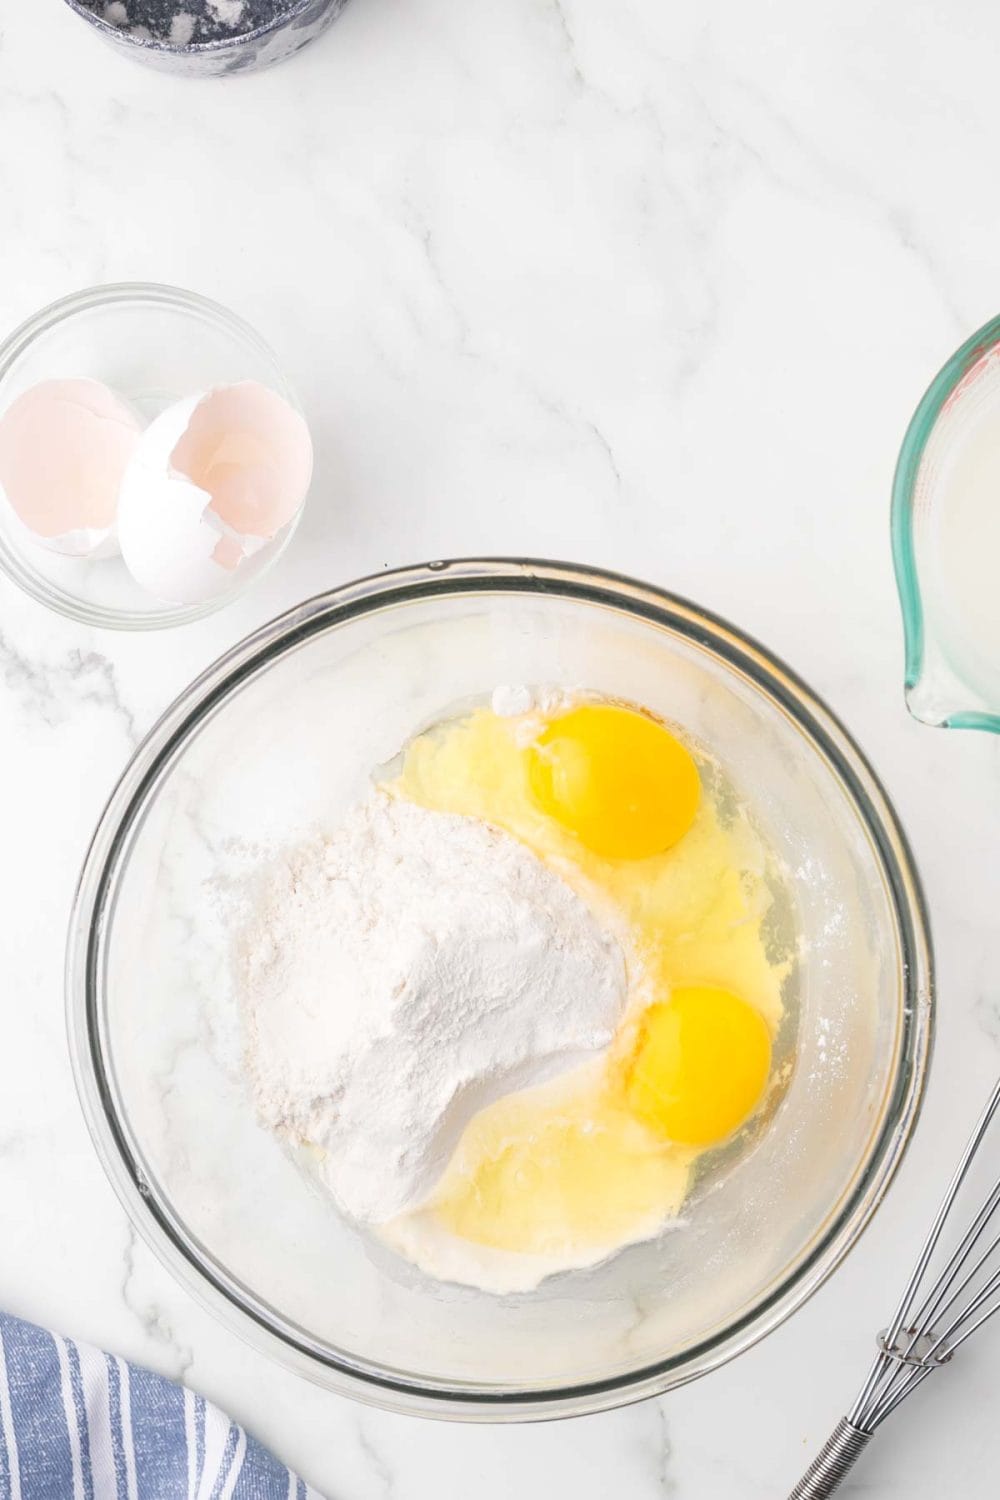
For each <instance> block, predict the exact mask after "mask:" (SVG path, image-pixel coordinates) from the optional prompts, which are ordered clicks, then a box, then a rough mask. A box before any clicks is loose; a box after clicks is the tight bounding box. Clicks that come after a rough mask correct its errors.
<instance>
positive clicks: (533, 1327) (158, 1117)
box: [68, 561, 931, 1420]
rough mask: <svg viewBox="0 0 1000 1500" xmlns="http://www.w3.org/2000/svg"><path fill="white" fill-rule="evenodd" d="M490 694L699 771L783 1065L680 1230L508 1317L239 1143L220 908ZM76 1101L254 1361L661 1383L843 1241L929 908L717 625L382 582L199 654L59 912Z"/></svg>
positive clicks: (546, 592)
mask: <svg viewBox="0 0 1000 1500" xmlns="http://www.w3.org/2000/svg"><path fill="white" fill-rule="evenodd" d="M501 683H538V684H541V683H545V684H555V685H562V686H564V687H569V688H572V687H573V686H579V685H585V686H586V687H588V688H590V689H595V690H597V691H599V692H602V693H605V694H608V695H613V696H616V697H622V698H626V699H631V700H634V701H636V702H639V703H642V704H645V705H647V706H648V707H649V708H650V709H652V710H654V711H655V712H657V713H661V714H662V715H664V717H667V718H669V719H672V720H675V721H677V722H678V723H680V724H682V725H683V726H684V727H685V730H686V731H687V732H688V733H689V734H690V735H691V736H692V738H693V739H694V740H695V741H699V742H701V743H702V744H703V745H704V746H706V747H710V749H711V752H712V754H713V755H714V756H715V757H716V758H717V759H718V760H719V761H720V762H721V764H722V766H723V769H724V772H725V773H726V775H728V777H729V778H730V780H731V781H732V782H733V783H734V784H735V786H736V788H737V789H738V791H739V792H740V793H741V794H742V795H743V797H744V798H745V799H746V801H747V803H748V804H749V806H750V807H751V809H752V812H753V816H754V817H755V819H756V820H757V822H758V824H759V826H760V828H761V831H762V832H763V834H764V837H765V838H766V840H767V841H768V842H769V843H770V845H771V848H772V849H773V851H774V852H775V853H776V855H777V857H778V859H779V860H780V861H781V862H782V864H783V866H784V868H785V870H786V872H787V876H788V880H789V884H790V886H791V889H792V890H793V893H794V901H795V906H796V908H797V923H798V928H799V932H800V934H801V940H802V943H801V955H800V959H799V962H798V965H797V969H796V980H795V985H794V989H795V994H794V995H793V996H790V1002H791V1003H792V1004H793V1005H794V1006H795V1007H796V1008H797V1010H798V1016H799V1020H798V1032H797V1039H796V1045H795V1061H794V1067H793V1070H792V1074H791V1078H790V1080H789V1082H788V1086H787V1090H786V1092H785V1094H784V1097H783V1099H782V1101H781V1103H780V1106H779V1107H778V1109H777V1110H776V1112H775V1114H774V1116H773V1118H772V1119H771V1120H770V1122H769V1124H768V1128H767V1129H766V1130H763V1131H761V1132H760V1133H759V1135H758V1136H757V1138H756V1140H755V1141H754V1143H753V1145H752V1148H751V1149H750V1150H748V1151H747V1152H746V1153H745V1154H742V1155H741V1156H739V1157H738V1158H737V1159H735V1160H733V1161H732V1162H730V1163H729V1164H728V1166H726V1167H725V1169H724V1170H722V1171H720V1172H719V1173H718V1174H715V1175H713V1177H712V1178H711V1179H710V1180H709V1181H708V1182H707V1183H706V1184H704V1185H703V1188H702V1189H701V1190H699V1191H697V1192H696V1193H695V1195H694V1197H693V1198H692V1200H691V1201H690V1202H689V1203H688V1205H686V1218H687V1224H686V1227H685V1228H684V1229H683V1230H680V1231H677V1232H674V1233H671V1234H667V1235H664V1236H662V1237H661V1238H660V1239H659V1240H657V1241H655V1242H652V1243H649V1244H645V1245H639V1246H634V1247H632V1248H631V1249H629V1250H627V1251H625V1252H624V1253H622V1254H620V1255H618V1256H617V1257H615V1258H614V1259H612V1260H610V1261H608V1262H606V1263H605V1264H604V1265H602V1266H599V1267H597V1268H595V1269H593V1270H591V1271H587V1272H578V1273H574V1274H572V1275H566V1276H561V1277H556V1278H553V1279H551V1280H550V1281H548V1282H546V1283H543V1285H542V1287H541V1288H540V1289H539V1290H538V1291H537V1292H535V1293H532V1294H530V1295H520V1296H511V1297H504V1298H498V1297H492V1296H488V1295H485V1294H481V1293H476V1292H474V1291H471V1290H469V1289H467V1288H462V1287H457V1286H452V1285H442V1284H439V1283H433V1282H431V1281H429V1280H427V1279H425V1278H423V1277H422V1276H421V1275H420V1274H419V1273H417V1272H416V1271H415V1270H413V1269H412V1268H410V1267H408V1266H406V1265H404V1264H403V1263H402V1262H400V1261H398V1260H396V1259H395V1258H394V1257H393V1256H392V1255H391V1254H390V1253H389V1252H388V1251H385V1250H382V1249H380V1248H379V1247H378V1246H375V1245H373V1244H372V1243H370V1242H368V1241H366V1240H365V1239H364V1238H362V1237H361V1236H359V1234H358V1233H357V1232H356V1231H354V1230H352V1229H351V1228H350V1227H349V1225H348V1224H347V1223H346V1222H344V1221H343V1220H342V1219H341V1218H340V1217H339V1215H338V1214H337V1212H336V1211H335V1210H334V1208H333V1207H332V1205H331V1204H330V1202H329V1201H328V1200H326V1199H324V1198H323V1197H322V1196H321V1195H320V1193H319V1192H318V1191H317V1190H316V1189H315V1187H314V1186H313V1185H312V1183H311V1181H310V1180H309V1179H308V1178H307V1177H306V1176H305V1175H303V1174H302V1173H301V1171H300V1169H299V1168H298V1167H297V1166H296V1165H295V1164H294V1163H293V1161H292V1160H291V1158H290V1157H289V1156H288V1155H287V1154H286V1153H285V1152H284V1151H283V1150H282V1149H281V1148H280V1146H279V1145H278V1144H277V1143H276V1142H275V1140H274V1139H273V1138H272V1137H271V1136H270V1135H269V1134H267V1133H266V1132H265V1131H264V1130H263V1129H262V1128H261V1127H260V1126H258V1124H257V1123H256V1121H255V1118H254V1111H253V1108H252V1105H251V1104H250V1102H249V1101H248V1098H247V1094H246V1092H245V1090H244V1087H243V1085H242V1082H241V1079H240V1076H239V1032H238V1024H237V1020H236V1016H235V1011H236V1006H235V997H234V995H233V993H232V989H231V981H230V978H229V964H228V941H229V937H228V925H229V918H228V917H227V912H228V910H229V908H228V906H227V903H226V901H225V900H220V899H219V897H220V893H222V892H224V890H225V887H226V885H227V883H228V882H229V881H231V880H233V879H238V878H239V877H240V875H241V873H242V872H244V871H245V870H246V868H247V862H248V861H250V862H251V863H252V860H253V855H254V851H255V850H259V849H261V848H266V847H268V846H270V845H272V844H273V843H274V841H275V840H282V841H284V840H294V839H296V838H300V837H302V836H303V835H304V834H306V833H308V832H310V831H315V830H316V829H317V828H320V827H324V826H329V825H330V824H331V823H334V822H336V821H337V820H338V818H339V816H340V815H341V814H342V812H343V811H344V810H345V809H346V808H347V806H348V805H349V804H350V803H351V802H352V801H354V800H355V799H356V798H358V797H359V796H360V795H362V794H363V792H364V790H365V788H366V786H367V784H368V781H369V777H370V774H371V771H372V768H373V767H375V766H377V765H379V764H381V763H384V762H385V761H387V760H388V759H390V758H391V757H392V756H393V755H394V754H395V753H396V752H397V751H398V750H399V748H400V746H401V745H402V744H403V743H404V741H405V740H406V739H407V738H408V736H410V735H411V734H412V733H413V732H414V731H415V730H417V729H419V728H421V727H423V726H425V725H426V724H427V723H429V722H433V721H435V720H437V719H438V718H440V717H441V715H442V712H443V711H447V709H448V708H449V707H450V706H453V705H456V704H460V703H462V702H468V701H469V700H470V699H474V698H476V697H478V696H481V695H483V694H486V693H489V691H490V690H491V689H492V688H493V687H494V686H496V685H497V684H501ZM68 993H69V1025H70V1037H71V1045H72V1051H73V1056H74V1064H75V1070H76V1076H77V1081H78V1085H79V1089H80V1093H81V1097H82V1100H83V1105H84V1109H85V1111H86V1115H87V1118H88V1121H89V1124H90V1128H91V1131H92V1133H93V1136H94V1140H95V1142H96V1144H97V1147H98V1150H99V1152H100V1155H101V1157H102V1159H103V1161H104V1164H105V1167H106V1168H107V1171H108V1173H109V1175H110V1177H111V1179H112V1182H113V1183H114V1185H115V1187H116V1189H117V1191H118V1193H119V1195H120V1197H121V1199H122V1201H123V1203H124V1205H125V1207H126V1209H127V1211H128V1213H129V1214H130V1216H131V1217H132V1219H133V1221H134V1222H135V1224H136V1226H137V1228H138V1229H139V1230H140V1232H141V1233H142V1234H143V1235H144V1236H145V1237H146V1238H147V1240H148V1241H149V1243H150V1244H151V1245H152V1247H153V1248H154V1250H156V1252H157V1253H158V1254H159V1255H160V1256H161V1257H162V1259H163V1260H164V1261H165V1262H166V1263H167V1264H168V1265H169V1266H170V1267H171V1268H172V1269H173V1270H174V1271H175V1273H176V1274H177V1275H178V1276H179V1277H181V1278H182V1279H183V1280H184V1281H186V1282H187V1284H188V1285H189V1286H190V1287H191V1289H192V1290H193V1291H195V1292H196V1293H197V1294H198V1295H199V1296H200V1297H201V1299H202V1300H203V1301H204V1302H205V1303H206V1304H207V1305H208V1306H209V1307H210V1308H212V1309H213V1310H214V1311H216V1312H217V1313H218V1314H219V1315H220V1316H222V1317H223V1318H225V1319H226V1321H228V1322H229V1323H230V1324H231V1325H232V1326H233V1327H234V1328H236V1329H238V1330H239V1331H240V1332H242V1333H243V1334H245V1335H246V1337H247V1338H248V1339H250V1341H251V1342H253V1343H255V1344H257V1345H258V1346H259V1347H260V1348H262V1349H264V1350H265V1351H267V1352H268V1353H270V1354H273V1355H275V1356H277V1357H279V1358H281V1359H282V1360H284V1361H285V1362H286V1363H287V1364H289V1365H290V1366H291V1367H292V1368H293V1369H295V1370H297V1371H299V1372H301V1373H302V1374H304V1375H308V1376H310V1377H312V1378H313V1379H314V1380H317V1381H319V1382H321V1383H322V1384H324V1385H327V1386H329V1387H330V1388H331V1389H334V1390H337V1391H340V1392H343V1393H345V1394H349V1395H352V1396H355V1397H359V1398H361V1399H363V1400H367V1401H370V1402H375V1403H377V1404H380V1405H384V1406H388V1407H392V1408H395V1409H399V1410H406V1411H412V1412H419V1413H423V1414H428V1415H438V1416H449V1417H464V1418H479V1419H490V1420H503V1419H515V1418H533V1417H546V1416H554V1415H569V1414H573V1413H579V1412H586V1411H593V1410H597V1409H599V1408H603V1407H609V1406H614V1405H617V1404H620V1403H622V1402H624V1401H627V1400H632V1399H635V1398H638V1397H641V1396H646V1395H651V1394H654V1393H657V1392H661V1391H664V1390H666V1389H668V1388H669V1387H671V1386H674V1385H676V1384H678V1383H680V1382H682V1381H685V1380H689V1379H691V1378H692V1377H693V1376H696V1375H700V1374H702V1373H704V1372H705V1371H707V1370H710V1369H712V1368H713V1367H714V1366H716V1365H718V1364H719V1363H721V1362H722V1361H723V1360H725V1359H728V1358H730V1357H731V1356H733V1355H734V1354H737V1353H739V1352H740V1351H741V1350H743V1349H746V1348H747V1347H748V1346H749V1345H751V1344H752V1343H754V1342H755V1341H756V1340H757V1339H759V1338H760V1337H761V1336H762V1335H763V1334H765V1333H767V1332H768V1331H769V1330H770V1329H772V1328H774V1327H775V1326H776V1324H778V1323H779V1322H781V1320H782V1319H783V1318H785V1317H787V1316H788V1314H789V1313H790V1312H792V1311H793V1309H795V1308H796V1307H798V1306H799V1305H800V1304H801V1303H802V1302H803V1301H804V1300H805V1299H806V1297H808V1296H809V1294H810V1293H811V1292H813V1291H814V1290H815V1289H816V1288H817V1286H819V1284H820V1283H821V1282H822V1281H823V1280H824V1278H825V1277H826V1276H827V1275H828V1274H829V1273H830V1271H831V1270H832V1269H833V1267H834V1266H835V1265H836V1264H837V1262H838V1261H839V1260H840V1258H841V1257H842V1256H843V1255H844V1253H845V1252H846V1251H847V1250H848V1249H849V1248H850V1246H851V1245H853V1244H854V1242H855V1241H856V1239H857V1238H858V1235H859V1234H860V1232H861V1230H862V1228H863V1227H864V1225H865V1224H866V1222H867V1221H868V1219H869V1217H870V1216H871V1214H872V1212H873V1211H874V1209H875V1207H876V1205H877V1204H878V1202H879V1200H880V1198H881V1196H882V1194H883V1193H884V1191H885V1189H886V1186H887V1184H888V1182H889V1180H890V1178H891V1177H892V1175H893V1172H894V1171H895V1169H896V1167H897V1165H898V1163H899V1160H900V1156H901V1154H902V1151H903V1148H904V1146H905V1144H906V1141H907V1139H908V1137H909V1135H910V1132H911V1130H912V1128H913V1124H914V1119H915V1117H916V1113H917V1108H918V1104H919V1101H920V1097H921V1092H922V1086H923V1081H924V1075H925V1071H926V1067H927V1061H928V1053H929V1048H930V1038H931V954H930V948H929V941H928V935H927V929H926V923H925V918H924V913H923V906H922V902H921V896H920V890H919V885H918V882H917V877H916V875H915V873H914V869H913V865H912V862H911V859H910V855H909V853H908V850H907V847H906V843H905V840H904V838H903V835H902V833H901V831H900V829H899V825H898V824H897V822H896V819H895V816H894V814H893V812H892V809H891V807H890V806H889V803H888V801H887V799H886V796H885V793H884V792H883V791H882V789H881V787H880V785H879V783H878V781H877V780H876V778H875V776H874V775H873V773H872V771H871V770H870V768H869V767H868V765H867V764H866V762H865V760H864V759H863V757H862V756H861V754H860V753H859V751H858V749H857V748H856V746H855V745H854V744H853V742H852V741H851V739H850V738H849V737H848V735H847V734H846V733H845V731H844V730H843V729H842V728H841V726H840V725H839V724H838V723H837V721H836V720H835V719H834V718H833V717H832V716H831V714H830V713H829V712H828V710H827V709H826V708H824V706H823V705H822V704H821V703H820V702H819V701H818V700H817V699H816V698H815V697H814V696H813V694H812V693H811V692H810V691H809V690H808V689H807V688H806V687H805V686H804V685H803V684H802V683H801V682H799V681H798V680H797V679H796V678H795V677H793V676H792V675H791V674H790V673H789V671H788V670H787V669H786V668H785V667H784V666H782V665H781V664H780V663H779V662H777V661H775V660H774V658H773V657H770V656H768V655H767V653H766V652H764V651H763V650H762V649H761V648H760V647H759V646H757V645H755V644H754V643H753V642H752V641H749V640H748V639H747V638H746V637H745V636H742V635H740V634H739V633H738V632H737V631H735V630H734V629H733V628H732V627H731V626H729V625H726V624H725V623H723V622H722V621H720V620H717V619H714V618H713V617H711V616H709V615H706V614H705V613H704V612H703V611H701V610H699V609H697V608H695V607H694V606H692V605H690V604H687V603H685V602H684V601H682V600H680V599H676V598H673V597H671V596H669V595H666V594H663V593H661V592H659V591H658V590H655V589H652V588H649V587H646V586H644V585H641V584H638V583H633V582H630V581H628V580H627V579H623V578H619V577H616V576H613V575H611V574H607V573H600V572H596V571H593V570H586V569H581V568H573V567H568V566H563V565H559V564H550V563H536V562H527V561H510V562H508V561H491V562H452V563H439V564H432V565H430V566H429V567H423V568H413V569H408V570H403V571H400V572H396V573H387V574H383V575H381V576H379V577H377V578H373V579H366V580H363V581H362V582H360V583H355V584H350V585H348V586H346V587H344V588H341V589H337V590H335V591H334V592H332V593H330V594H326V595H323V596H322V597H320V598H318V599H314V600H311V601H309V602H308V603H305V604H303V605H301V606H300V607H299V608H297V609H294V610H292V611H291V612H290V613H289V614H286V615H284V616H282V617H281V618H280V619H278V620H275V621H274V622H273V623H271V624H270V625H267V626H266V627H265V628H264V629H263V630H261V631H259V632H258V633H257V634H256V635H254V636H251V637H250V638H249V639H248V640H246V641H244V642H243V643H242V644H241V645H239V646H237V647H236V648H235V649H234V650H233V651H231V652H230V653H229V654H228V655H227V656H225V657H223V658H222V659H221V660H220V661H219V662H217V663H216V664H215V665H214V666H213V667H211V668H209V670H208V671H207V672H206V673H205V674H204V675H203V676H202V677H201V678H200V679H199V680H198V681H197V682H195V683H194V684H193V685H192V686H191V687H190V688H189V689H188V691H187V692H186V693H185V694H184V695H183V697H182V698H181V699H179V700H178V701H177V702H176V703H175V704H174V705H173V707H172V708H170V709H169V710H168V711H167V713H166V714H165V715H164V717H163V718H162V719H161V721H160V722H159V724H158V725H157V726H156V727H155V729H154V730H153V731H152V733H151V734H150V735H149V736H148V738H147V739H146V741H145V742H144V744H143V745H142V746H141V748H140V749H139V751H138V752H137V753H136V755H135V757H134V759H133V760H132V763H131V765H130V766H129V768H128V769H127V771H126V772H125V775H124V776H123V778H122V780H121V782H120V783H119V785H118V787H117V789H116V791H115V792H114V794H113V796H112V798H111V801H110V803H109V805H108V808H107V810H106V812H105V814H104V817H103V818H102V820H101V823H100V825H99V827H98V829H97V832H96V835H95V837H94V841H93V844H92V846H91V849H90V852H89V854H88V857H87V860H86V864H85V867H84V870H83V874H82V878H81V882H80V888H79V893H78V897H77V901H76V906H75V910H74V913H73V918H72V924H71V931H70V943H69V953H68Z"/></svg>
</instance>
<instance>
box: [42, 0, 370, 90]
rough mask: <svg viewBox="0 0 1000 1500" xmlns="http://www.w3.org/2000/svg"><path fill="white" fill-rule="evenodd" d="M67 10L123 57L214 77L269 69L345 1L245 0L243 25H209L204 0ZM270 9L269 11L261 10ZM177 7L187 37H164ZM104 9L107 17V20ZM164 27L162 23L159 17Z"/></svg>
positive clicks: (77, 1)
mask: <svg viewBox="0 0 1000 1500" xmlns="http://www.w3.org/2000/svg"><path fill="white" fill-rule="evenodd" d="M66 4H67V5H68V6H69V7H70V9H71V10H74V11H76V13H77V15H78V16H80V17H81V18H82V19H83V20H84V21H86V22H87V23H88V24H89V25H90V26H92V27H93V29H94V30H95V31H96V32H97V33H98V34H99V35H100V36H102V37H104V39H105V41H107V42H108V43H109V44H110V45H111V46H113V47H114V48H116V50H117V51H119V52H120V53H121V54H122V55H123V56H124V57H130V58H132V59H134V60H135V61H136V62H142V63H147V64H148V65H149V66H150V67H153V68H158V69H160V71H161V72H166V73H174V74H179V75H181V76H183V77H189V78H217V77H223V76H225V75H226V74H230V73H247V72H251V71H255V70H257V69H260V68H268V67H271V66H272V65H273V64H274V63H278V62H283V61H284V59H285V58H286V57H291V56H292V54H293V53H295V52H299V51H300V50H301V49H302V48H303V47H305V46H308V44H309V43H310V42H312V41H315V39H316V37H318V36H319V35H320V33H321V32H323V31H325V30H326V28H327V26H329V25H330V23H331V22H332V21H334V20H335V19H336V18H337V16H339V15H340V12H341V11H342V10H343V8H344V6H345V5H346V4H347V0H275V3H274V5H273V6H266V5H263V4H262V3H261V0H256V3H248V10H249V11H250V12H251V14H250V16H249V18H248V29H247V30H243V31H241V30H238V29H233V28H226V27H222V26H215V27H212V26H210V25H209V23H208V21H207V19H206V18H207V17H208V16H209V14H210V13H211V7H210V6H209V5H208V4H207V3H206V0H184V3H183V4H182V0H123V6H124V9H125V11H126V13H127V19H125V20H124V21H123V20H121V19H119V18H116V10H118V11H120V10H121V7H112V6H109V5H108V4H106V0H66ZM268 10H270V11H272V14H271V15H269V16H268V15H266V14H264V15H263V18H262V12H266V11H268ZM178 11H183V12H184V13H185V14H186V15H188V16H189V17H190V18H191V19H192V20H193V21H194V23H195V24H194V30H193V36H192V38H191V39H190V40H184V39H183V32H181V33H180V36H178V35H175V37H174V38H173V39H171V37H170V35H169V16H170V15H171V14H174V13H176V12H178ZM109 13H110V16H111V19H109V18H108V17H109ZM165 15H166V16H167V17H168V23H167V26H164V25H163V18H164V16H165Z"/></svg>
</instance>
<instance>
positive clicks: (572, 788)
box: [527, 704, 701, 859]
mask: <svg viewBox="0 0 1000 1500" xmlns="http://www.w3.org/2000/svg"><path fill="white" fill-rule="evenodd" d="M527 754H528V777H529V783H530V786H531V793H532V796H533V798H534V801H535V803H536V804H537V806H538V807H540V808H541V810H542V811H543V812H544V813H547V814H548V815H549V817H551V818H554V819H555V821H556V822H557V823H558V824H559V825H560V826H561V827H562V828H564V829H566V831H567V832H568V833H571V834H574V835H575V836H576V837H577V838H578V839H579V840H580V842H581V844H583V845H584V846H585V847H586V848H587V849H590V850H591V851H592V852H593V853H594V854H600V855H603V856H604V857H605V858H607V859H645V858H647V857H648V856H649V855H652V854H661V853H662V852H663V851H664V850H665V849H669V848H670V847H671V846H672V845H673V844H676V843H677V842H678V840H679V839H681V838H683V837H684V835H685V834H686V833H687V831H688V829H689V828H690V827H691V824H692V823H693V822H694V819H695V814H696V813H697V811H698V804H699V801H700V799H701V783H700V781H699V778H698V769H697V767H696V766H695V763H694V761H693V759H692V758H691V755H690V754H689V752H688V751H687V750H686V749H685V748H684V746H683V745H682V744H681V743H680V741H679V740H676V739H675V738H674V736H673V735H672V734H671V733H670V732H669V730H666V729H664V727H663V725H662V724H657V723H656V721H655V720H653V719H649V718H647V717H646V716H645V714H640V713H635V712H634V711H633V710H631V709H627V708H615V707H612V706H611V705H609V704H592V705H587V706H584V707H581V708H574V709H572V710H571V711H570V712H569V713H566V714H562V715H561V716H560V717H559V718H558V719H553V720H552V721H551V722H550V723H549V724H547V725H546V727H545V729H544V730H543V731H542V732H541V734H540V735H539V736H538V738H537V740H536V741H535V742H534V744H533V745H532V746H531V747H530V749H529V750H528V752H527Z"/></svg>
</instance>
